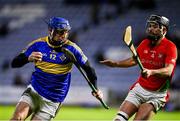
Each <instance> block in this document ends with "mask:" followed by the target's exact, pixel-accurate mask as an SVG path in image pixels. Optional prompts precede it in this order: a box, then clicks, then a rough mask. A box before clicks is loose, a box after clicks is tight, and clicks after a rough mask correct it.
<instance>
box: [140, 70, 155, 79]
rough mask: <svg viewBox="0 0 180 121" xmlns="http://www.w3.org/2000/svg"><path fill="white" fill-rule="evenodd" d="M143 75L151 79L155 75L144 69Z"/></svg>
mask: <svg viewBox="0 0 180 121" xmlns="http://www.w3.org/2000/svg"><path fill="white" fill-rule="evenodd" d="M141 74H142V76H143V77H144V78H149V77H150V76H151V75H153V71H152V70H149V69H145V68H144V70H143V71H142V72H141Z"/></svg>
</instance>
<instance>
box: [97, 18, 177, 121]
mask: <svg viewBox="0 0 180 121" xmlns="http://www.w3.org/2000/svg"><path fill="white" fill-rule="evenodd" d="M168 26H169V19H168V18H166V17H164V16H160V15H150V17H149V18H148V20H147V27H146V33H147V38H146V39H144V40H143V41H142V42H141V43H140V45H139V46H138V48H137V52H138V55H139V58H140V60H141V62H142V65H143V67H144V71H143V72H142V73H141V74H140V76H139V78H138V79H137V81H136V82H135V83H134V84H133V85H132V87H131V88H130V91H129V93H128V95H127V97H126V98H125V100H124V102H123V103H122V104H121V106H120V108H119V111H118V113H117V115H116V117H115V118H114V121H126V120H128V119H129V118H130V117H131V116H132V115H134V114H135V117H134V120H148V119H150V118H151V116H152V114H154V113H156V112H157V111H158V110H159V109H161V108H162V107H164V105H165V103H166V102H167V99H168V93H167V91H168V87H169V85H170V81H171V79H172V76H173V74H174V69H175V66H176V60H177V48H176V45H175V44H174V43H173V42H171V41H170V40H168V39H167V38H166V37H165V35H166V33H167V31H168ZM100 63H102V64H104V65H107V66H110V67H122V68H123V67H124V68H127V67H131V66H135V65H137V63H136V60H135V58H134V57H130V58H128V59H125V60H121V61H113V60H109V59H108V60H104V61H100Z"/></svg>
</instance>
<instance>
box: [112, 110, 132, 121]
mask: <svg viewBox="0 0 180 121" xmlns="http://www.w3.org/2000/svg"><path fill="white" fill-rule="evenodd" d="M128 119H129V116H128V114H126V113H125V112H122V111H119V112H118V113H117V115H116V117H115V118H114V120H113V121H127V120H128Z"/></svg>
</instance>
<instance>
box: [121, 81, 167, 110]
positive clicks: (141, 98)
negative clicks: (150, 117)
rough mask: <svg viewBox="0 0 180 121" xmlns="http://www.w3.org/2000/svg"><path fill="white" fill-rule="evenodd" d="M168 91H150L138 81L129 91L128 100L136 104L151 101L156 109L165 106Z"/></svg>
mask: <svg viewBox="0 0 180 121" xmlns="http://www.w3.org/2000/svg"><path fill="white" fill-rule="evenodd" d="M166 97H167V91H165V92H156V91H149V90H146V89H144V88H143V87H142V86H141V85H140V84H139V83H137V84H136V85H135V86H134V87H133V89H132V90H130V91H129V93H128V95H127V97H126V99H125V100H126V101H129V102H131V103H133V104H134V105H136V106H137V107H139V106H140V104H142V103H150V104H152V105H153V106H154V108H155V111H156V112H157V111H158V110H159V109H161V108H162V107H164V105H165V103H166V101H167V100H166Z"/></svg>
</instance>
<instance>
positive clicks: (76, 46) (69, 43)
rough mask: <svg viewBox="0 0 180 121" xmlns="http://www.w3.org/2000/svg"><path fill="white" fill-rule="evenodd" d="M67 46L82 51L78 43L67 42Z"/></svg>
mask: <svg viewBox="0 0 180 121" xmlns="http://www.w3.org/2000/svg"><path fill="white" fill-rule="evenodd" d="M66 45H68V46H72V47H73V48H76V49H80V47H79V45H77V44H76V43H74V42H72V41H70V40H68V41H67V43H66Z"/></svg>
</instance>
